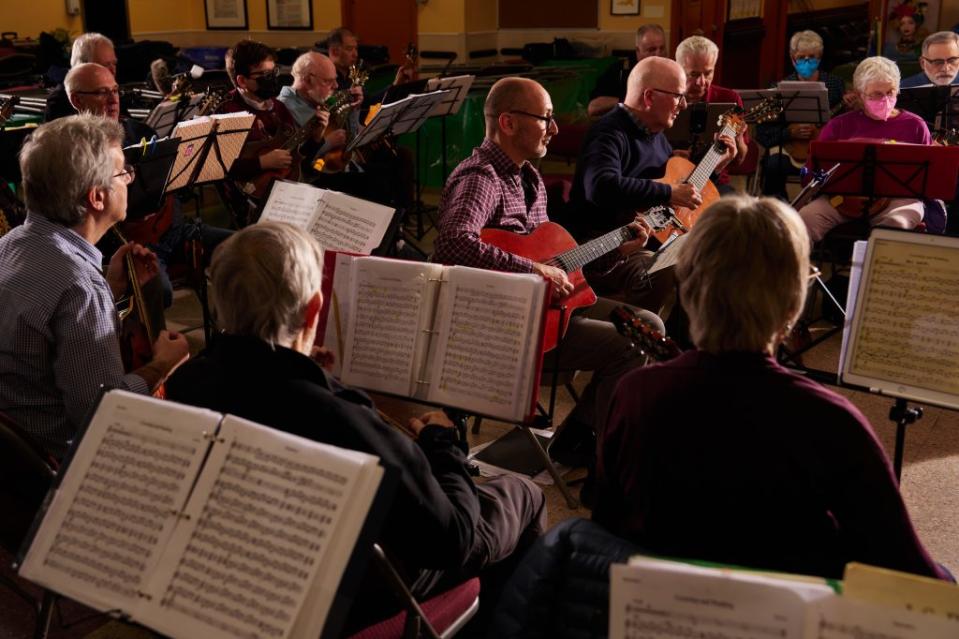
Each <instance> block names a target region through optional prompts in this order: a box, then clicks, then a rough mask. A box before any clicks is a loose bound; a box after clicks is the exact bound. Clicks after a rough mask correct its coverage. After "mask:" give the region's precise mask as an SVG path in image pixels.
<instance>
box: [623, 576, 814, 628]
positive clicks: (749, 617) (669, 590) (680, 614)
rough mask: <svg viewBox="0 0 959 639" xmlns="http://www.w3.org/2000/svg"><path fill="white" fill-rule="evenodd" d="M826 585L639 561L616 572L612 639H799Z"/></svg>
mask: <svg viewBox="0 0 959 639" xmlns="http://www.w3.org/2000/svg"><path fill="white" fill-rule="evenodd" d="M832 596H833V591H832V589H831V588H829V587H828V586H826V585H822V584H811V583H803V582H792V581H786V580H778V579H773V578H770V577H763V576H758V575H749V574H748V573H739V572H733V571H729V570H721V569H714V568H700V567H697V566H691V565H687V564H681V563H678V562H671V561H661V560H656V559H647V558H633V559H632V560H630V565H628V566H627V565H623V564H614V565H612V566H610V606H609V636H610V638H611V639H669V638H672V637H676V638H680V637H681V638H684V639H686V638H688V637H710V638H711V639H801V638H802V637H803V634H802V632H803V622H804V616H805V614H806V612H805V610H806V605H807V602H810V601H816V600H819V599H824V598H829V597H832Z"/></svg>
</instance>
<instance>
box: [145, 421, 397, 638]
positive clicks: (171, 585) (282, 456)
mask: <svg viewBox="0 0 959 639" xmlns="http://www.w3.org/2000/svg"><path fill="white" fill-rule="evenodd" d="M381 476H382V470H381V469H380V467H379V466H378V465H377V460H376V458H375V457H373V456H371V455H366V454H363V453H357V452H354V451H346V450H343V449H337V448H334V447H331V446H326V445H324V444H319V443H316V442H310V441H307V440H303V439H301V438H299V437H295V436H293V435H289V434H286V433H282V432H279V431H276V430H273V429H269V428H267V427H265V426H260V425H258V424H254V423H253V422H249V421H246V420H243V419H240V418H237V417H233V416H227V417H226V418H225V419H224V420H223V423H222V425H221V428H220V432H219V437H218V439H217V443H216V445H215V446H214V447H213V451H212V452H211V455H210V458H209V459H208V461H207V463H206V466H205V467H204V473H203V475H202V477H201V478H200V481H199V482H198V483H197V488H196V490H195V491H194V497H193V498H191V500H190V502H189V504H188V505H187V507H186V511H185V512H186V515H187V517H188V518H187V519H186V520H185V523H184V525H183V526H180V527H179V528H178V529H177V531H176V532H175V534H174V536H173V538H172V539H171V540H170V545H169V547H168V549H167V551H166V552H165V553H164V561H163V562H162V567H161V568H160V569H159V570H158V571H157V574H156V577H155V578H154V579H152V580H151V586H150V592H151V594H152V596H153V598H154V601H155V602H156V604H157V605H156V607H155V608H154V609H153V610H151V611H150V612H149V613H148V614H144V616H143V621H144V622H145V623H146V624H147V625H150V626H151V627H153V628H156V629H157V630H160V631H162V632H165V633H167V634H177V635H179V636H202V637H205V638H206V639H228V638H230V637H241V636H242V637H250V638H257V637H262V638H264V639H265V638H271V637H311V638H315V637H317V636H319V634H320V631H321V630H322V628H323V623H324V622H325V619H326V611H327V610H328V608H329V605H330V603H331V602H332V600H333V596H334V595H335V593H336V589H337V587H338V585H339V576H340V575H341V574H342V572H343V570H344V569H345V567H346V563H347V561H348V560H349V558H350V554H351V552H352V549H353V543H354V542H355V540H356V534H357V533H358V531H359V529H360V527H361V526H362V524H363V521H364V520H365V518H366V513H367V509H368V507H369V504H370V502H371V501H372V499H373V495H374V494H375V491H376V487H377V486H378V484H379V479H380V477H381ZM344 532H348V534H343V533H344ZM321 566H322V567H323V574H318V571H319V569H320V567H321ZM331 576H332V577H331ZM307 602H308V605H306V606H305V607H304V604H305V603H307ZM301 609H303V610H304V611H305V613H306V614H305V615H304V616H302V618H300V617H298V611H300V610H301ZM294 629H296V630H294Z"/></svg>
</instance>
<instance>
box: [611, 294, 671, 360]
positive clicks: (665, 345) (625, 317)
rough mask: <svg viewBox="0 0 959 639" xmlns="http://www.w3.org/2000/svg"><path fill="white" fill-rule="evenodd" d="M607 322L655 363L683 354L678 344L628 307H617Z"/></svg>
mask: <svg viewBox="0 0 959 639" xmlns="http://www.w3.org/2000/svg"><path fill="white" fill-rule="evenodd" d="M609 320H610V321H611V322H612V323H613V326H615V327H616V331H617V332H618V333H619V334H620V335H622V336H623V337H625V338H626V339H628V340H629V341H631V342H632V343H633V345H634V346H635V347H636V348H638V349H639V350H640V351H642V352H643V353H645V354H646V355H648V356H649V357H651V358H653V359H654V360H656V361H657V362H665V361H668V360H671V359H673V358H674V357H679V356H680V355H681V354H682V353H683V349H682V348H680V347H679V344H677V343H676V342H674V341H673V340H671V339H670V338H668V337H666V336H665V335H663V334H662V333H660V332H659V331H657V330H656V329H654V328H653V327H652V326H650V325H649V324H647V323H646V322H644V321H643V320H642V319H641V318H640V317H639V315H637V314H636V311H634V310H633V309H631V308H630V307H628V306H617V307H616V308H615V309H613V312H612V313H610V314H609Z"/></svg>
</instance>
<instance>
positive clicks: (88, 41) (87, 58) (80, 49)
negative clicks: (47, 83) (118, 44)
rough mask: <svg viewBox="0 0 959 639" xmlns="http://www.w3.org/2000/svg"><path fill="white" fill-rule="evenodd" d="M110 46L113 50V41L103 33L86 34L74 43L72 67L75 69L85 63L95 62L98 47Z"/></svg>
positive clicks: (71, 54)
mask: <svg viewBox="0 0 959 639" xmlns="http://www.w3.org/2000/svg"><path fill="white" fill-rule="evenodd" d="M101 44H108V45H110V48H111V49H112V48H113V40H111V39H110V38H108V37H106V36H105V35H103V34H101V33H84V34H81V35H79V36H78V37H77V39H76V40H74V41H73V51H72V52H71V53H70V66H71V67H75V66H77V65H78V64H83V63H84V62H93V61H94V60H93V57H94V55H96V51H97V47H99V46H100V45H101Z"/></svg>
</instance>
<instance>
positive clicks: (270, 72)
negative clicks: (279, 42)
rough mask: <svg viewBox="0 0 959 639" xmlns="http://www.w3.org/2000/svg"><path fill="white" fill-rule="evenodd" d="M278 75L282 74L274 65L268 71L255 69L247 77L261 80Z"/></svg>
mask: <svg viewBox="0 0 959 639" xmlns="http://www.w3.org/2000/svg"><path fill="white" fill-rule="evenodd" d="M278 75H280V70H279V69H277V68H276V67H273V68H272V69H270V70H268V71H253V72H252V73H250V75H248V76H246V77H248V78H250V79H251V80H259V79H261V78H269V77H276V76H278Z"/></svg>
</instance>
